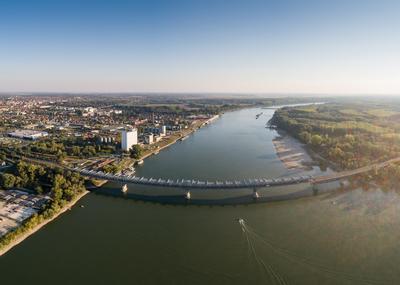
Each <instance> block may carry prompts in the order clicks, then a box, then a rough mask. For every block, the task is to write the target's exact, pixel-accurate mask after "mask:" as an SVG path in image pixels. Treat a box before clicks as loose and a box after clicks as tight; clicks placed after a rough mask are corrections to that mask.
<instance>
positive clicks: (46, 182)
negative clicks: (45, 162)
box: [0, 161, 86, 251]
mask: <svg viewBox="0 0 400 285" xmlns="http://www.w3.org/2000/svg"><path fill="white" fill-rule="evenodd" d="M0 186H1V187H2V188H6V189H9V188H25V189H27V190H30V191H33V192H35V193H36V194H47V195H49V196H50V197H51V201H50V202H49V203H48V204H47V205H46V206H44V208H43V209H42V210H41V211H39V213H37V214H34V215H33V216H31V217H30V218H28V219H27V220H25V221H24V222H23V223H22V224H21V225H20V226H19V227H17V228H16V229H14V230H13V231H11V232H9V233H7V234H6V235H4V236H2V237H1V238H0V251H1V250H2V249H3V248H4V247H6V246H8V245H9V244H10V243H12V242H13V241H14V240H16V239H18V238H20V237H21V236H22V235H24V234H26V233H28V232H30V231H31V230H33V229H34V228H35V227H37V226H39V225H41V224H42V223H44V222H46V221H47V220H50V219H52V218H53V217H55V216H56V215H57V214H59V213H60V212H61V211H62V210H63V209H64V208H65V207H68V204H69V203H70V202H72V201H74V200H76V199H77V197H79V196H80V195H82V194H83V193H84V192H85V191H86V188H85V179H84V178H83V177H82V176H80V175H79V174H78V173H73V172H70V171H64V170H62V169H59V168H56V169H53V168H47V167H46V168H45V167H42V166H38V165H33V164H28V163H25V162H22V161H20V162H19V163H18V164H17V165H16V166H15V167H13V168H12V169H10V170H9V171H8V172H7V173H2V174H1V175H0Z"/></svg>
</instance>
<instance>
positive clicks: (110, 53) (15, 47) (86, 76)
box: [0, 0, 400, 94]
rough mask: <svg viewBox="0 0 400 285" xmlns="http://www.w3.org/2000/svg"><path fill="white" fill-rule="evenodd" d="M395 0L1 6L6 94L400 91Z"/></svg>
mask: <svg viewBox="0 0 400 285" xmlns="http://www.w3.org/2000/svg"><path fill="white" fill-rule="evenodd" d="M399 11H400V1H396V0H380V1H377V0H376V1H373V0H336V1H335V0H330V1H328V0H319V1H316V0H314V1H313V0H302V1H300V0H297V1H296V0H291V1H290V0H286V1H285V0H276V1H268V0H264V1H258V0H225V1H222V0H221V1H220V0H214V1H210V0H179V1H178V0H169V1H167V0H140V1H139V0H137V1H134V0H132V1H128V0H125V1H123V0H108V1H101V0H98V1H96V0H80V1H76V0H52V1H43V0H35V1H32V0H26V1H22V0H10V1H5V0H0V91H70V92H93V91H96V92H235V93H317V94H318V93H330V94H377V93H379V94H400V33H399V30H400V17H399V16H398V12H399Z"/></svg>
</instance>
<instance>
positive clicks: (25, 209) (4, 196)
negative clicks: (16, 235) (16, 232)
mask: <svg viewBox="0 0 400 285" xmlns="http://www.w3.org/2000/svg"><path fill="white" fill-rule="evenodd" d="M49 201H50V197H48V196H40V195H33V194H29V193H26V192H23V191H19V190H7V191H3V190H0V237H1V236H3V235H5V234H6V233H7V232H9V231H10V230H13V229H14V228H16V227H18V226H19V225H20V224H21V223H23V221H25V220H26V219H27V218H29V217H31V216H32V215H34V214H36V213H38V212H39V211H40V210H41V209H43V207H44V206H45V205H46V204H47V203H49Z"/></svg>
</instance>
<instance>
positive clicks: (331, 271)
mask: <svg viewBox="0 0 400 285" xmlns="http://www.w3.org/2000/svg"><path fill="white" fill-rule="evenodd" d="M237 222H238V223H239V225H240V227H241V230H242V233H243V236H244V239H245V240H246V243H247V248H248V251H249V254H250V255H251V256H252V257H253V258H254V260H255V261H256V263H257V264H258V265H259V266H260V267H261V268H262V269H263V270H264V272H265V273H266V274H267V275H268V276H269V278H270V280H271V282H272V283H271V284H279V285H285V284H289V283H288V281H287V280H285V278H284V277H283V276H282V275H280V274H279V272H278V271H277V270H276V269H275V268H274V267H273V266H272V264H268V263H266V262H265V261H264V260H263V259H262V258H261V257H260V254H259V253H258V252H257V250H256V246H257V245H258V246H259V247H260V246H264V249H267V250H268V252H269V253H275V254H276V255H277V256H279V257H282V258H283V259H285V260H287V261H289V262H291V263H296V264H297V265H301V266H304V267H307V268H308V269H311V270H312V271H313V272H315V273H317V274H322V275H323V276H324V277H327V278H330V279H342V280H343V279H344V280H347V281H353V282H359V283H362V284H399V282H398V281H397V280H380V279H375V278H368V277H367V276H365V275H363V276H360V275H356V274H353V273H351V272H349V271H346V270H338V269H336V268H333V267H330V266H327V265H324V264H323V263H322V262H321V261H318V260H316V259H312V258H308V257H303V256H300V255H298V254H296V253H293V252H291V251H289V250H287V249H285V248H282V247H280V246H278V245H276V244H274V243H272V242H271V241H269V240H268V239H266V238H264V237H262V236H261V235H259V234H258V233H257V232H256V231H255V230H254V229H253V228H252V227H250V226H249V225H248V224H247V223H246V221H245V220H244V219H242V218H239V219H237Z"/></svg>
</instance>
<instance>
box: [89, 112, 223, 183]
mask: <svg viewBox="0 0 400 285" xmlns="http://www.w3.org/2000/svg"><path fill="white" fill-rule="evenodd" d="M221 115H222V114H217V115H214V116H212V117H211V118H209V119H208V120H204V121H202V122H201V124H198V125H196V126H193V127H191V128H190V129H189V130H188V131H187V132H182V133H181V134H180V136H177V137H176V138H174V139H173V140H172V141H171V142H169V143H167V144H165V145H163V146H160V147H158V148H155V149H153V150H151V151H149V152H148V153H146V154H145V155H143V156H142V157H141V158H140V159H136V160H135V161H134V164H137V163H138V162H139V161H141V160H143V161H144V160H145V159H146V158H149V157H151V156H153V155H155V154H156V153H158V152H160V151H162V150H163V149H165V148H167V147H170V146H171V145H173V144H175V143H176V142H178V141H180V140H182V138H186V137H188V136H190V135H192V134H193V133H195V132H196V131H197V130H199V129H201V128H203V127H205V126H207V125H210V124H211V123H213V122H214V121H216V120H217V119H219V118H220V117H221ZM107 183H108V180H99V181H98V182H97V183H93V185H91V186H89V187H87V189H88V190H94V189H99V188H101V187H103V186H104V185H105V184H107ZM96 184H97V185H96Z"/></svg>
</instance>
